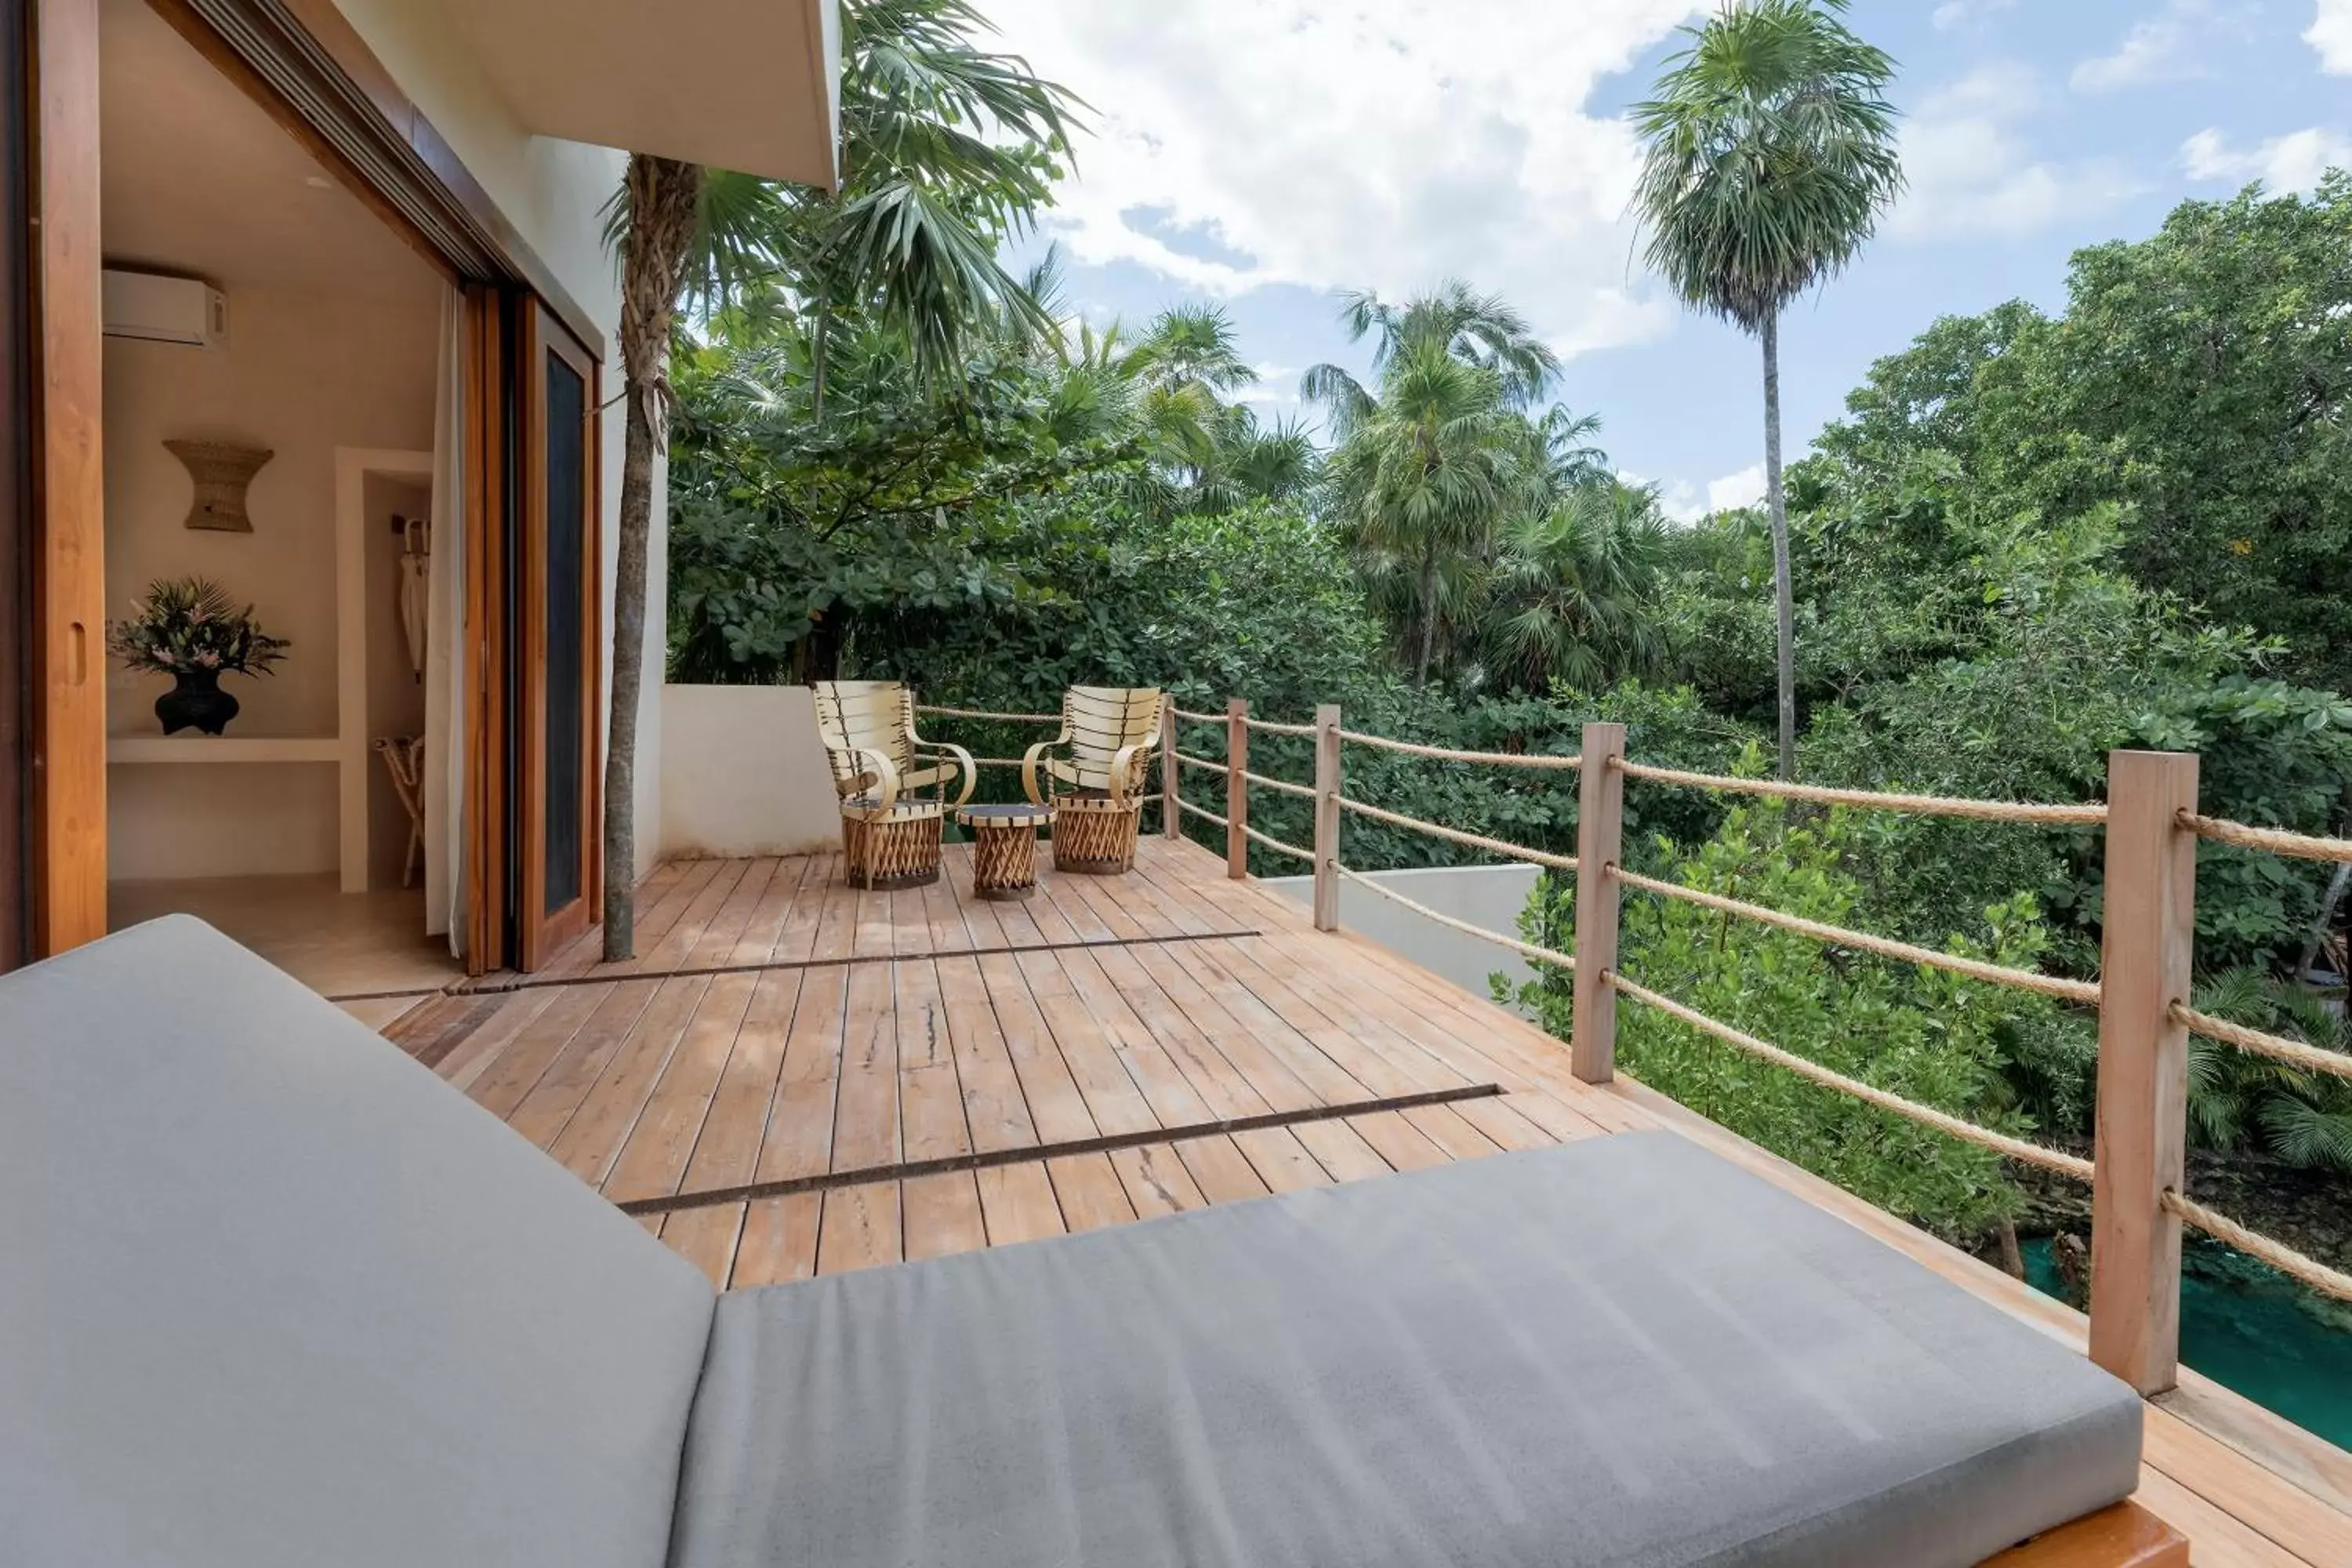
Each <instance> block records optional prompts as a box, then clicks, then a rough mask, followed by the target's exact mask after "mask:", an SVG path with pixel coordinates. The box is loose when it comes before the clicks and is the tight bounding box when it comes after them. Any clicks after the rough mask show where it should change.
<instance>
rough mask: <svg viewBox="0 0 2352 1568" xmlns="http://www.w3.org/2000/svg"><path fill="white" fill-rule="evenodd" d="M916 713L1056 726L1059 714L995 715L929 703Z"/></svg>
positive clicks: (978, 709)
mask: <svg viewBox="0 0 2352 1568" xmlns="http://www.w3.org/2000/svg"><path fill="white" fill-rule="evenodd" d="M915 711H916V712H918V713H937V714H940V715H942V716H944V717H946V718H950V719H998V720H1002V721H1004V722H1006V723H1008V724H1058V723H1060V722H1061V721H1062V716H1061V715H1060V714H1059V713H995V712H991V711H990V710H987V709H985V708H936V707H933V706H931V705H930V704H929V703H924V704H921V705H919V706H918V707H917V708H916V710H915Z"/></svg>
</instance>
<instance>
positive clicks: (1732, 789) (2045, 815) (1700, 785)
mask: <svg viewBox="0 0 2352 1568" xmlns="http://www.w3.org/2000/svg"><path fill="white" fill-rule="evenodd" d="M1616 766H1617V767H1618V768H1619V769H1620V770H1621V771H1622V772H1623V773H1624V774H1625V776H1626V777H1627V778H1631V779H1653V780H1655V781H1656V782H1658V783H1660V784H1689V785H1692V786H1693V787H1694V788H1697V789H1715V790H1724V791H1727V792H1729V793H1730V794H1733V795H1779V796H1780V798H1781V799H1783V800H1811V801H1819V802H1821V803H1822V804H1824V805H1858V806H1862V807H1864V808H1866V809H1868V810H1872V811H1911V812H1917V813H1920V814H1921V815H1923V816H1968V817H1974V818H1976V819H1978V820H1979V821H1982V822H2040V823H2049V824H2053V825H2057V826H2074V825H2076V824H2079V823H2100V822H2105V820H2106V819H2107V808H2106V807H2105V806H2104V805H2032V804H2028V803H2024V802H2019V801H2007V800H1960V799H1957V798H1955V797H1953V796H1951V795H1880V794H1877V793H1875V792H1874V791H1871V790H1866V789H1824V788H1822V786H1821V785H1819V784H1787V783H1784V782H1782V781H1781V780H1779V779H1734V778H1725V777H1724V776H1722V775H1721V774H1719V773H1678V772H1676V771H1675V769H1673V768H1654V767H1652V766H1650V765H1649V764H1648V763H1629V762H1622V761H1621V762H1619V763H1617V764H1616Z"/></svg>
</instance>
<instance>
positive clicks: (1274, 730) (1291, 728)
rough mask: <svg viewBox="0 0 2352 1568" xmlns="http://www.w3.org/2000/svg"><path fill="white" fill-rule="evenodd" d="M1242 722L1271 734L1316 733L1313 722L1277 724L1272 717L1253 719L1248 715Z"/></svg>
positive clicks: (1251, 727)
mask: <svg viewBox="0 0 2352 1568" xmlns="http://www.w3.org/2000/svg"><path fill="white" fill-rule="evenodd" d="M1242 722H1243V723H1244V725H1246V726H1248V727H1249V728H1250V729H1253V730H1263V731H1265V732H1266V733H1267V734H1269V735H1312V734H1314V733H1315V726H1314V725H1312V724H1277V723H1276V722H1275V721H1273V720H1271V719H1252V718H1249V717H1247V716H1244V718H1243V720H1242Z"/></svg>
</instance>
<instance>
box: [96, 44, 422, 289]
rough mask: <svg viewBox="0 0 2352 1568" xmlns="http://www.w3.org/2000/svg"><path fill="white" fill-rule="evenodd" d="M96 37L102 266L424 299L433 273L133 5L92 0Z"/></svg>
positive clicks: (221, 284) (220, 281) (234, 283)
mask: <svg viewBox="0 0 2352 1568" xmlns="http://www.w3.org/2000/svg"><path fill="white" fill-rule="evenodd" d="M99 38H100V62H99V64H100V71H99V93H100V98H99V113H100V142H99V163H100V180H99V189H100V218H101V224H102V236H103V245H104V248H105V252H106V260H107V265H109V266H110V267H111V266H117V265H132V266H137V267H141V268H147V269H151V270H156V271H168V272H176V273H184V274H192V275H194V276H196V277H200V278H203V279H205V280H206V281H208V282H211V283H212V284H214V285H215V286H216V287H218V288H220V289H224V290H226V292H227V293H229V294H230V295H231V296H234V295H235V294H236V292H237V290H238V289H285V290H299V291H302V292H307V293H313V294H336V295H342V296H347V297H350V298H352V299H354V300H360V299H364V300H370V301H372V302H377V303H384V302H392V303H413V304H415V306H416V307H417V308H418V309H419V310H434V309H436V308H437V303H438V300H440V298H441V290H442V289H443V288H444V287H445V285H444V284H443V282H442V279H441V278H440V275H439V274H438V273H436V271H435V270H434V269H433V268H432V267H431V266H430V265H428V264H427V263H426V262H425V259H424V258H422V257H420V256H418V255H417V254H416V253H415V251H414V250H412V249H410V248H409V247H408V245H407V243H406V242H405V241H404V240H403V239H402V238H401V237H399V236H398V235H396V234H394V232H393V230H392V229H391V227H390V226H388V225H386V224H385V223H384V221H383V219H381V218H379V217H377V216H376V215H375V214H374V213H373V212H371V211H370V210H369V209H368V208H367V207H366V206H364V205H362V204H361V202H360V200H359V198H358V197H356V196H354V195H352V194H351V193H350V192H349V191H347V190H345V189H344V188H343V187H342V185H341V184H338V183H337V182H336V181H334V180H333V179H331V178H330V177H329V175H328V174H327V172H326V170H325V169H324V168H322V167H321V166H320V163H318V161H317V160H316V159H314V158H312V157H311V156H310V153H308V152H307V151H306V150H305V149H304V148H303V147H302V146H301V144H300V143H299V142H296V141H295V140H294V138H293V137H292V136H291V135H289V133H288V132H286V131H285V130H283V129H282V128H280V127H279V125H278V122H277V121H274V120H272V119H270V117H269V116H268V114H267V113H265V112H264V111H263V110H261V108H260V107H259V106H258V105H257V104H256V103H255V102H254V101H253V100H251V99H249V98H247V96H246V95H245V93H244V92H243V91H242V90H241V89H238V88H237V87H236V84H235V83H233V82H231V81H230V80H229V79H227V78H226V77H225V76H223V75H222V74H221V73H220V72H219V71H218V70H216V69H215V68H214V67H213V66H212V64H211V63H210V62H209V61H207V60H206V59H205V58H204V57H203V56H201V55H199V54H197V53H196V52H195V50H194V49H193V48H191V47H189V46H188V44H187V43H186V42H185V41H184V39H182V38H181V37H180V36H179V34H177V33H175V32H173V30H172V28H171V26H170V25H169V24H167V23H165V22H164V21H163V18H162V17H160V16H157V15H156V14H155V13H154V11H153V10H152V9H151V8H150V7H149V6H148V5H147V3H146V0H100V35H99ZM231 309H232V310H234V309H235V301H234V300H233V299H232V301H231Z"/></svg>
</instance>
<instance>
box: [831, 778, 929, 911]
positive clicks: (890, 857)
mask: <svg viewBox="0 0 2352 1568" xmlns="http://www.w3.org/2000/svg"><path fill="white" fill-rule="evenodd" d="M945 820H946V817H945V814H944V813H943V812H942V811H941V809H940V803H939V802H938V801H935V800H898V801H895V802H893V803H892V804H891V805H889V806H888V807H887V809H886V808H884V807H881V806H877V805H875V804H874V801H873V798H872V797H871V796H868V795H853V796H851V797H850V798H849V799H847V800H845V801H843V802H842V803H841V862H842V869H843V870H844V871H845V873H846V874H847V878H848V881H849V885H850V886H851V887H853V888H861V889H866V890H867V891H871V892H879V891H883V890H885V889H891V888H921V887H927V886H929V884H930V883H933V882H936V881H938V880H939V879H940V827H941V826H943V824H944V823H945Z"/></svg>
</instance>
